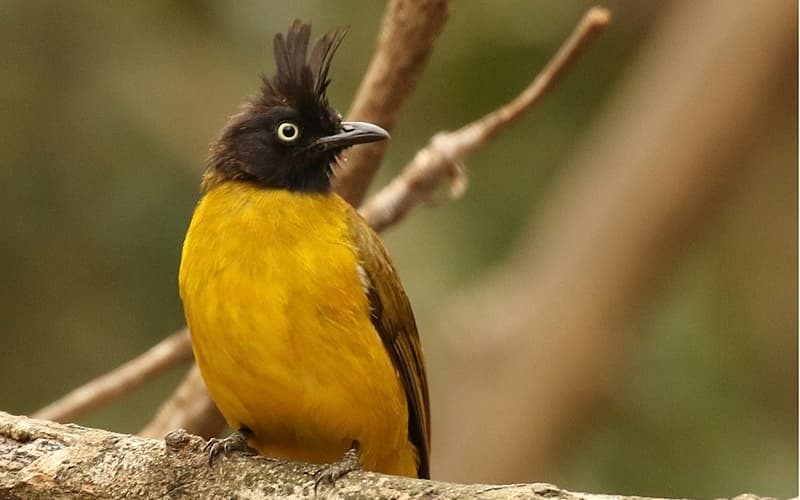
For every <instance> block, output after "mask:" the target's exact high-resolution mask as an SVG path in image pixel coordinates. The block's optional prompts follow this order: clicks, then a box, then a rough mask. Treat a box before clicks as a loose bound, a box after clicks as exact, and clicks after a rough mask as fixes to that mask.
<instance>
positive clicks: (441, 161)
mask: <svg viewBox="0 0 800 500" xmlns="http://www.w3.org/2000/svg"><path fill="white" fill-rule="evenodd" d="M610 20H611V13H610V12H609V11H608V10H607V9H604V8H601V7H594V8H592V9H589V11H587V12H586V14H585V15H584V16H583V18H582V19H581V21H580V22H579V23H578V25H577V26H576V27H575V29H574V30H573V32H572V34H571V35H570V36H569V38H567V40H566V41H565V42H564V44H563V45H562V46H561V48H560V49H559V50H558V52H556V54H555V55H554V56H553V58H552V59H551V60H550V62H548V63H547V66H545V67H544V69H542V71H541V72H540V73H539V75H538V76H536V78H535V79H534V80H533V81H532V82H531V84H530V85H528V87H527V88H526V89H525V90H524V91H523V92H522V93H521V94H520V95H519V96H517V98H516V99H514V100H513V101H511V102H510V103H508V104H506V105H505V106H503V107H501V108H499V109H497V110H495V111H492V112H491V113H489V114H487V115H486V116H484V117H482V118H480V119H479V120H476V121H474V122H472V123H470V124H467V125H465V126H463V127H461V128H460V129H458V130H456V131H455V132H440V133H438V134H436V135H434V136H433V138H432V139H431V142H430V143H429V144H428V145H427V146H426V147H425V148H423V149H421V150H420V151H419V152H418V153H417V154H416V156H414V159H413V160H412V161H411V163H409V164H408V165H407V166H406V167H405V168H404V169H403V171H402V173H401V174H400V175H398V176H397V177H396V178H395V179H394V180H393V181H392V182H391V183H390V184H389V185H387V186H386V187H384V188H383V189H381V191H380V192H378V193H377V194H376V195H375V196H373V197H372V198H371V199H370V200H369V201H367V203H366V204H365V205H364V206H363V207H361V209H360V210H359V211H360V212H361V215H362V216H364V218H365V219H366V220H367V221H368V222H369V224H370V225H371V226H372V227H373V228H375V230H376V231H380V230H383V229H385V228H386V227H388V226H390V225H393V224H395V223H397V222H398V221H399V220H400V219H402V218H403V217H405V215H406V214H407V213H408V212H409V211H410V210H411V209H412V208H414V207H416V206H418V205H420V204H422V203H425V202H426V201H428V200H430V198H431V197H432V196H433V194H434V193H435V192H436V190H437V188H438V187H439V185H440V184H441V182H442V181H443V180H444V179H446V178H450V179H451V180H452V183H451V188H450V193H451V195H453V196H459V195H460V194H461V193H462V192H463V191H464V188H465V187H466V176H465V173H464V170H463V168H462V167H461V162H462V161H463V160H464V158H466V157H467V156H468V155H469V154H470V153H472V152H473V151H475V150H476V149H478V148H480V147H482V146H484V145H485V144H486V143H487V142H488V141H489V140H490V139H492V138H493V137H495V136H496V135H497V134H498V133H500V132H501V131H503V130H505V129H506V128H507V127H509V126H510V125H511V124H512V123H514V122H515V121H517V120H518V119H520V118H521V117H522V116H523V115H524V114H525V113H526V112H527V111H529V110H530V109H531V108H532V107H533V105H534V104H536V103H537V102H538V101H539V99H540V98H541V97H542V96H544V95H545V93H546V92H547V91H548V90H550V89H551V88H552V87H553V85H555V83H556V82H558V81H559V79H560V78H561V76H562V75H563V74H564V73H565V72H566V71H567V70H568V69H569V68H570V67H571V66H572V64H573V63H574V62H575V61H576V60H577V59H578V57H579V56H580V54H581V53H582V52H583V49H585V48H586V47H587V46H588V45H589V43H591V42H592V41H593V40H594V39H595V38H596V37H597V35H599V34H600V33H601V32H602V31H603V29H604V28H605V27H606V26H607V25H608V23H609V21H610Z"/></svg>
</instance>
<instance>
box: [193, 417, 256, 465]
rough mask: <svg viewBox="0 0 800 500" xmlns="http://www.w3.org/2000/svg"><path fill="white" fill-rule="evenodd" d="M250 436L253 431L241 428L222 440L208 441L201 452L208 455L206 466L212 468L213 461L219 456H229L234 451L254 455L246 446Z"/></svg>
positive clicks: (212, 439) (252, 450) (213, 439)
mask: <svg viewBox="0 0 800 500" xmlns="http://www.w3.org/2000/svg"><path fill="white" fill-rule="evenodd" d="M252 435H253V431H251V430H250V429H248V428H247V427H242V428H241V429H239V430H238V431H236V432H234V433H233V434H231V435H230V436H228V437H226V438H224V439H219V438H211V439H209V440H208V442H207V443H206V445H205V446H203V452H205V453H207V454H208V466H209V467H211V466H213V465H214V461H215V460H216V459H217V457H219V456H220V455H223V456H225V455H230V454H231V453H233V452H235V451H238V452H242V453H245V454H247V455H255V453H256V450H254V449H253V448H250V446H249V445H248V444H247V438H249V437H250V436H252Z"/></svg>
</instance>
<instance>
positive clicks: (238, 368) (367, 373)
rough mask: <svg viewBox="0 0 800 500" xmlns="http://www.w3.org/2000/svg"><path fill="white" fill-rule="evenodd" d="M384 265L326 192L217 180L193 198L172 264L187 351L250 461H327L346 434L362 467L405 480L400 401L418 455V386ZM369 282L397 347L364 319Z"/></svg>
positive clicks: (344, 207)
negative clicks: (243, 433)
mask: <svg viewBox="0 0 800 500" xmlns="http://www.w3.org/2000/svg"><path fill="white" fill-rule="evenodd" d="M376 248H377V250H376ZM387 259H388V257H387V256H386V255H385V253H384V251H383V248H382V246H380V242H379V241H378V240H377V237H375V236H374V234H373V233H372V232H371V231H370V230H369V228H367V227H366V226H365V224H364V222H363V221H362V220H361V219H360V217H359V216H358V215H357V214H356V213H355V212H354V211H353V209H352V208H351V207H350V206H349V205H348V204H347V203H346V202H344V201H343V200H342V199H341V198H339V197H338V196H337V195H335V194H324V193H296V192H291V191H287V190H277V189H263V188H261V187H258V186H256V185H254V184H252V183H247V182H241V181H226V182H222V183H220V184H218V185H216V186H214V187H213V188H212V189H211V190H210V191H209V192H207V193H206V195H205V196H204V198H203V199H202V200H201V202H200V203H199V205H198V207H197V210H196V211H195V214H194V217H193V219H192V222H191V225H190V227H189V231H188V234H187V236H186V241H185V244H184V247H183V255H182V260H181V268H180V291H181V297H182V299H183V302H184V309H185V313H186V319H187V321H188V324H189V327H190V330H191V333H192V342H193V345H194V351H195V356H196V359H197V363H198V365H199V367H200V370H201V372H202V374H203V377H204V379H205V381H206V384H207V386H208V389H209V391H210V393H211V395H212V397H213V398H214V401H215V402H216V403H217V406H218V407H219V409H220V410H221V411H222V413H223V415H224V416H225V418H226V420H227V421H228V423H229V424H230V425H231V427H232V428H234V429H239V428H240V427H241V426H246V427H247V428H249V429H250V430H252V431H253V434H254V436H253V437H252V438H251V439H250V441H249V444H250V445H251V446H253V447H254V448H256V449H257V450H258V451H259V452H260V453H262V454H265V455H271V456H280V457H285V458H289V459H294V460H302V461H309V462H315V463H330V462H333V461H335V460H337V459H339V458H340V457H341V456H342V454H343V453H344V452H345V451H346V450H347V449H348V448H349V447H350V444H351V442H352V440H354V439H355V440H358V441H359V442H360V445H361V455H360V462H361V465H362V466H363V467H364V468H366V469H368V470H373V471H379V472H385V473H390V474H400V475H406V476H416V475H417V471H418V464H419V457H418V452H417V449H416V447H415V446H414V445H413V444H412V438H411V437H410V436H409V403H410V404H411V405H413V406H412V407H413V408H414V410H415V413H414V414H412V421H415V422H417V424H416V425H418V427H419V428H420V429H421V433H422V434H424V436H425V437H424V440H425V447H426V448H427V439H428V435H427V433H428V431H427V418H428V417H427V388H426V387H425V384H424V371H421V370H422V368H421V357H420V354H419V348H418V339H417V337H416V328H415V327H414V326H413V317H410V318H409V317H404V316H406V315H410V309H409V308H408V305H407V301H405V295H404V294H402V289H401V288H399V287H400V285H399V282H396V276H395V275H394V271H393V269H392V268H391V265H390V264H389V263H388V260H387ZM360 266H363V267H361V269H359V268H360ZM370 277H372V278H375V279H376V281H380V282H381V283H379V285H380V286H376V289H375V290H374V291H373V292H372V293H377V294H378V295H379V296H380V298H381V299H382V300H383V302H384V307H391V308H392V309H393V311H390V312H389V314H390V316H389V319H390V320H392V321H394V322H396V323H400V324H399V325H398V327H397V328H399V329H400V330H401V331H400V332H399V336H398V338H396V339H394V338H391V337H394V336H396V335H398V332H394V333H393V334H392V335H390V336H389V337H387V336H386V332H379V331H377V330H376V327H375V324H374V323H373V320H372V319H371V310H370V307H373V305H372V304H371V303H370V298H369V293H370V291H369V290H368V287H369V285H370V283H368V282H366V281H365V280H369V279H370ZM386 280H394V281H395V282H392V283H388V284H386V283H385V282H386ZM387 286H388V287H392V288H399V291H397V292H396V291H395V290H390V291H389V292H387V291H386V287H387ZM395 292H396V293H395ZM393 293H394V294H395V295H394V296H393V295H392V294H393ZM397 293H399V294H400V295H399V297H400V298H397V297H398V296H397ZM398 302H399V304H397V303H398ZM397 317H399V318H400V320H395V319H396V318H397ZM409 321H410V326H409V325H408V324H402V323H403V322H406V323H407V322H409ZM381 333H383V334H384V335H383V336H382V335H381ZM387 342H388V343H389V344H390V345H393V346H394V347H395V349H391V348H390V349H389V350H387ZM390 351H392V352H394V353H395V354H394V355H395V362H394V363H393V359H392V357H391V355H390ZM397 359H399V360H400V361H399V362H400V363H401V364H400V365H399V367H400V370H398V366H397ZM415 363H416V364H417V365H418V366H417V367H416V368H415V367H414V366H411V365H414V364H415ZM409 377H410V378H411V379H413V380H417V382H416V383H415V384H412V385H414V387H408V382H407V380H408V379H409ZM419 380H421V382H419ZM422 403H424V407H425V408H424V414H425V415H424V417H420V415H421V413H420V412H421V411H423V410H421V406H422ZM421 419H422V420H424V421H423V422H420V420H421ZM417 438H418V439H420V437H419V436H417ZM424 452H425V453H426V454H427V450H425V451H424ZM424 459H425V461H426V467H427V455H426V456H425V457H424Z"/></svg>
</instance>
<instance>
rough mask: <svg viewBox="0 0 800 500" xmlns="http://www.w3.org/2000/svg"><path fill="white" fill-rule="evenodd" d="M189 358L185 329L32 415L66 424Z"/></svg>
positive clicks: (190, 357)
mask: <svg viewBox="0 0 800 500" xmlns="http://www.w3.org/2000/svg"><path fill="white" fill-rule="evenodd" d="M191 359H192V344H191V341H190V340H189V332H188V330H187V329H186V328H183V329H182V330H180V331H177V332H175V333H173V334H172V335H170V336H169V337H167V338H165V339H164V340H162V341H161V342H159V343H158V344H156V345H154V346H153V347H151V348H150V349H148V350H147V351H145V352H144V353H142V354H141V355H139V356H137V357H136V358H134V359H132V360H130V361H128V362H127V363H125V364H123V365H121V366H119V367H118V368H116V369H114V370H112V371H110V372H108V373H106V374H105V375H102V376H100V377H97V378H96V379H94V380H92V381H90V382H88V383H87V384H85V385H83V386H81V387H78V388H77V389H75V390H73V391H71V392H70V393H68V394H67V395H65V396H64V397H62V398H60V399H58V400H56V401H54V402H52V403H50V404H49V405H47V406H45V407H44V408H42V409H41V410H39V411H37V412H36V413H34V414H33V417H34V418H41V419H45V420H53V421H56V422H69V421H73V420H74V419H77V418H79V417H80V416H81V415H83V414H85V413H86V412H88V411H91V410H93V409H95V408H97V407H100V406H102V405H103V404H104V403H107V402H109V401H113V400H115V399H117V398H119V397H121V396H122V395H124V394H127V393H128V392H130V391H132V390H133V389H135V388H137V387H139V386H140V385H142V384H144V383H145V382H147V381H148V380H151V379H153V378H154V377H156V376H158V375H160V374H161V373H163V372H164V371H166V370H168V369H169V368H171V367H173V366H175V365H176V364H178V363H180V362H183V361H190V360H191Z"/></svg>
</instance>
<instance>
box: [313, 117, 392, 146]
mask: <svg viewBox="0 0 800 500" xmlns="http://www.w3.org/2000/svg"><path fill="white" fill-rule="evenodd" d="M389 138H390V136H389V132H387V131H385V130H383V129H382V128H381V127H379V126H377V125H373V124H371V123H366V122H342V124H341V125H340V128H339V133H338V134H334V135H329V136H327V137H320V138H319V139H317V140H316V141H314V143H313V144H312V145H311V146H312V147H315V148H319V149H321V150H323V151H328V150H331V149H344V148H346V147H348V146H352V145H354V144H364V143H365V142H375V141H382V140H384V139H389Z"/></svg>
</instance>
